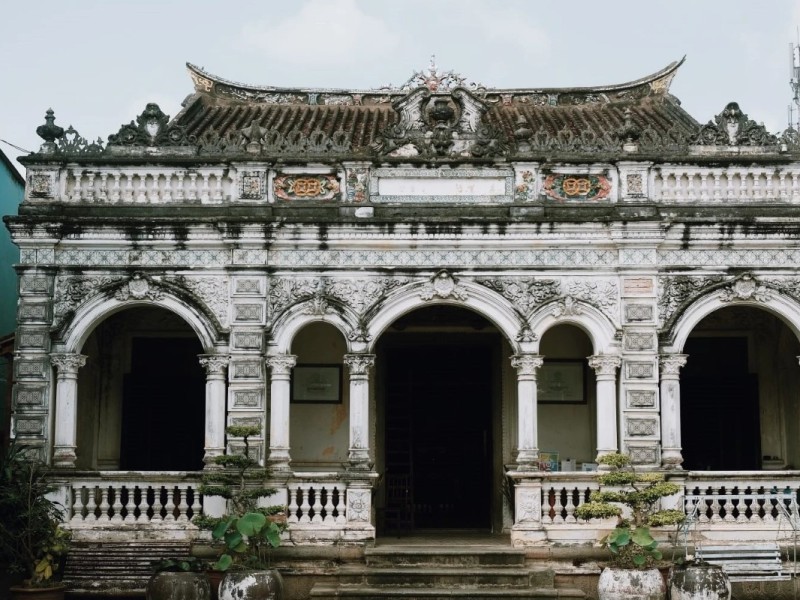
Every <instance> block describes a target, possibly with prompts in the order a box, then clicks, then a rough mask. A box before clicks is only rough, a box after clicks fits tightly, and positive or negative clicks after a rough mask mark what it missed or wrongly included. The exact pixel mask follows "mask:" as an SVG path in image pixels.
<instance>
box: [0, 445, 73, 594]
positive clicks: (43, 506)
mask: <svg viewBox="0 0 800 600" xmlns="http://www.w3.org/2000/svg"><path fill="white" fill-rule="evenodd" d="M26 451H27V449H26V448H25V447H24V446H17V445H16V444H12V445H11V447H10V448H9V449H8V452H7V453H6V454H5V456H3V458H2V461H0V564H2V565H4V566H5V567H6V568H7V569H8V572H9V573H11V574H15V575H19V576H21V577H22V579H23V583H24V585H26V586H32V587H47V586H55V585H59V583H58V581H57V580H58V579H59V578H58V577H57V574H59V573H58V572H59V570H60V568H61V564H62V562H63V558H64V557H66V554H67V551H68V549H69V541H70V533H69V532H68V531H66V530H64V529H62V528H61V522H62V510H61V507H60V506H59V505H58V504H57V503H55V502H53V501H52V500H50V499H49V498H48V497H47V495H48V494H49V493H51V492H53V491H54V490H55V487H54V486H53V485H52V484H51V483H50V482H49V481H48V480H47V477H46V475H47V473H46V470H45V465H44V464H42V463H41V462H40V461H38V460H31V459H30V458H28V457H27V456H26Z"/></svg>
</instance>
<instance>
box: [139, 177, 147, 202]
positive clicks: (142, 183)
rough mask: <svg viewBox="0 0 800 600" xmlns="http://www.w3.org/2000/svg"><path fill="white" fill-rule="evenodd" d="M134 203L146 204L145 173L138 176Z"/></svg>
mask: <svg viewBox="0 0 800 600" xmlns="http://www.w3.org/2000/svg"><path fill="white" fill-rule="evenodd" d="M136 202H137V203H139V204H147V173H140V174H139V189H138V190H137V194H136Z"/></svg>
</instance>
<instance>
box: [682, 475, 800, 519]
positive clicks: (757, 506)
mask: <svg viewBox="0 0 800 600" xmlns="http://www.w3.org/2000/svg"><path fill="white" fill-rule="evenodd" d="M798 493H800V483H799V482H798V481H797V479H796V478H769V477H767V478H764V479H761V478H758V479H749V480H748V479H745V478H741V479H740V480H738V481H737V480H736V479H727V478H726V479H725V480H724V481H708V480H707V479H706V480H702V481H689V482H687V484H686V490H685V497H684V505H685V507H686V512H687V514H692V513H694V518H695V519H696V521H697V523H698V524H699V525H701V526H714V525H721V524H740V525H741V524H746V525H765V526H767V527H768V528H773V527H775V524H776V523H777V522H778V521H780V519H781V518H782V517H783V516H785V515H786V514H787V512H788V513H789V514H792V513H793V511H794V512H796V503H797V498H798ZM779 504H783V506H784V507H785V508H786V511H784V510H782V509H781V507H780V506H779ZM793 504H794V505H795V506H794V507H793Z"/></svg>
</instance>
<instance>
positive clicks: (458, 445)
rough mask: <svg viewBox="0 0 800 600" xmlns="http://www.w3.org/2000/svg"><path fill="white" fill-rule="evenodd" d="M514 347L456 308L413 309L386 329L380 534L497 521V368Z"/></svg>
mask: <svg viewBox="0 0 800 600" xmlns="http://www.w3.org/2000/svg"><path fill="white" fill-rule="evenodd" d="M511 353H512V352H511V350H510V348H509V347H508V346H507V344H506V343H505V341H504V339H503V337H502V335H501V334H500V333H499V332H498V330H497V329H496V328H495V327H494V326H493V325H492V324H491V323H490V322H489V321H488V320H486V319H485V318H483V317H482V316H480V315H478V314H476V313H474V312H472V311H470V310H467V309H463V308H456V307H452V306H433V307H427V308H422V309H418V310H415V311H413V312H411V313H408V314H406V315H405V316H403V317H401V318H399V319H398V320H396V321H395V323H394V324H393V325H392V326H391V327H390V328H389V329H388V330H387V331H386V332H384V334H383V335H382V336H381V338H380V340H379V342H378V344H377V347H376V356H377V359H376V389H377V394H378V402H377V411H378V424H379V430H378V448H379V449H382V452H381V451H379V461H380V464H379V468H380V469H381V470H382V472H383V474H384V486H383V495H384V498H383V502H384V506H385V510H384V511H383V516H384V518H383V519H381V520H382V522H379V527H382V529H383V532H389V533H391V532H397V531H403V530H415V531H422V530H430V529H480V530H486V531H488V530H499V529H500V527H501V517H500V507H499V504H498V503H497V501H496V499H497V498H498V495H499V494H498V493H497V488H498V486H499V481H500V475H499V474H500V473H502V450H501V446H502V444H501V438H502V435H501V429H500V421H501V408H500V407H501V397H502V393H503V390H502V382H501V379H502V378H501V372H502V369H503V367H502V360H503V357H506V358H507V357H508V356H509V355H510V354H511ZM505 362H508V361H507V360H505ZM508 368H510V366H509V367H508ZM511 387H512V388H513V386H511ZM507 391H509V393H510V392H511V391H513V389H512V390H507Z"/></svg>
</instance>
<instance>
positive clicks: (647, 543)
mask: <svg viewBox="0 0 800 600" xmlns="http://www.w3.org/2000/svg"><path fill="white" fill-rule="evenodd" d="M598 462H600V464H603V465H607V466H608V467H610V468H611V469H610V471H608V472H605V473H602V474H601V475H599V476H598V478H597V479H598V481H599V482H600V485H601V486H602V488H601V489H600V490H599V491H595V492H592V495H591V497H590V501H589V502H587V503H585V504H583V505H581V506H579V507H578V508H577V509H576V510H575V516H576V517H578V518H579V519H587V520H588V519H591V518H601V519H602V518H608V517H617V519H618V520H617V526H616V527H615V528H614V530H613V531H612V532H611V533H609V534H608V535H607V536H606V537H605V538H603V540H602V541H601V543H602V544H603V545H604V546H605V547H606V548H608V550H609V551H610V552H611V557H612V564H613V566H615V567H620V568H624V569H647V568H650V567H651V566H652V564H653V561H656V560H660V559H661V557H662V556H661V552H660V551H659V550H658V542H657V541H656V540H655V539H654V538H653V536H652V534H651V533H650V527H661V526H665V525H677V524H678V523H680V522H682V521H683V519H684V514H683V511H681V510H660V509H659V501H660V499H661V498H664V497H665V496H671V495H672V494H675V493H677V492H678V491H679V490H680V487H679V486H678V485H676V484H674V483H669V482H667V481H664V475H663V474H661V473H637V472H636V471H635V470H634V468H633V467H632V466H631V461H630V457H629V456H628V455H626V454H606V455H605V456H602V457H601V458H600V459H599V461H598ZM604 488H605V489H604ZM621 505H624V506H627V507H628V509H629V510H628V511H626V512H623V509H622V506H621Z"/></svg>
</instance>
